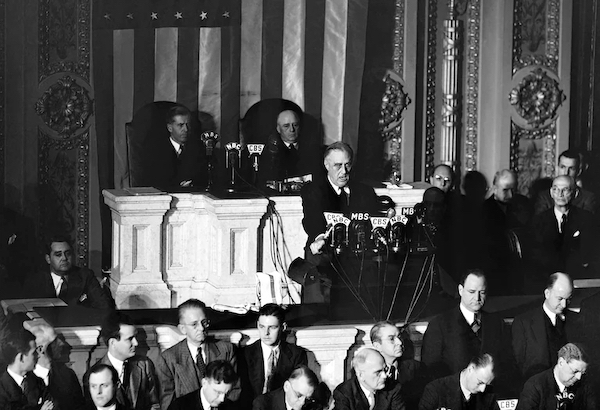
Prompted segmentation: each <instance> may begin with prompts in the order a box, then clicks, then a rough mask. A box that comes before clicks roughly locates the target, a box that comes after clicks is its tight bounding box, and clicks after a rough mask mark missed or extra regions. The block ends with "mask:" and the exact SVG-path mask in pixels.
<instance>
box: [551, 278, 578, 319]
mask: <svg viewBox="0 0 600 410" xmlns="http://www.w3.org/2000/svg"><path fill="white" fill-rule="evenodd" d="M572 294H573V286H572V285H571V282H570V281H569V280H568V279H564V278H559V279H557V280H556V282H554V285H553V286H552V287H551V288H550V289H546V290H544V297H545V298H546V300H545V301H544V304H545V305H546V307H547V308H548V310H550V311H551V312H552V313H555V314H557V315H560V314H562V313H563V311H564V310H565V309H566V308H567V307H568V306H569V303H571V296H572Z"/></svg>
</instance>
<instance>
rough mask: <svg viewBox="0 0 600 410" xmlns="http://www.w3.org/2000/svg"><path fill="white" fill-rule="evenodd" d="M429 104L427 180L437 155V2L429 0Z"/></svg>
mask: <svg viewBox="0 0 600 410" xmlns="http://www.w3.org/2000/svg"><path fill="white" fill-rule="evenodd" d="M427 15H428V17H427V91H426V95H427V97H426V98H427V102H426V108H425V178H429V175H431V173H432V172H433V167H434V154H435V86H436V80H435V76H436V53H437V1H436V0H429V2H428V13H427Z"/></svg>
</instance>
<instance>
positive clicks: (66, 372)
mask: <svg viewBox="0 0 600 410" xmlns="http://www.w3.org/2000/svg"><path fill="white" fill-rule="evenodd" d="M26 323H27V322H26ZM24 325H25V324H24ZM30 331H31V333H33V335H34V336H35V344H36V346H37V352H38V361H37V364H36V365H35V369H33V373H34V374H35V375H36V376H38V377H39V378H40V379H42V381H43V382H44V384H45V385H46V386H47V390H48V393H49V394H50V396H51V397H52V401H53V402H54V405H55V407H56V408H58V409H65V410H66V409H70V410H82V409H83V408H84V407H85V402H84V400H83V394H82V393H81V385H80V384H79V380H78V379H77V375H76V374H75V372H74V371H73V370H71V369H70V368H69V367H67V366H66V365H65V364H64V363H62V362H60V361H58V360H57V359H59V358H60V355H61V352H60V349H61V345H62V344H63V343H62V342H61V341H60V339H58V337H57V336H56V332H55V331H54V329H53V328H52V327H50V326H48V325H47V324H36V325H33V326H31V327H30Z"/></svg>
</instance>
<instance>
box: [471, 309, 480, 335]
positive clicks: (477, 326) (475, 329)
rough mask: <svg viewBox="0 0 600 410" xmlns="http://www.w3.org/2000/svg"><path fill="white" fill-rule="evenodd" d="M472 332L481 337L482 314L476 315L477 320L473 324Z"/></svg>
mask: <svg viewBox="0 0 600 410" xmlns="http://www.w3.org/2000/svg"><path fill="white" fill-rule="evenodd" d="M471 330H473V333H475V334H476V335H477V337H479V331H480V330H481V313H479V312H477V313H475V320H473V323H471Z"/></svg>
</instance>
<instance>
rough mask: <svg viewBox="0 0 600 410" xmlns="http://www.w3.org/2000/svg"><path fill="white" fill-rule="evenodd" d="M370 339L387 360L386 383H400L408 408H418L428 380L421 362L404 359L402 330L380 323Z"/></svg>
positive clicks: (387, 322)
mask: <svg viewBox="0 0 600 410" xmlns="http://www.w3.org/2000/svg"><path fill="white" fill-rule="evenodd" d="M370 337H371V343H372V344H373V347H374V348H375V349H376V350H377V351H378V352H379V353H381V355H382V356H383V358H384V360H385V364H386V366H387V369H388V377H387V382H386V383H387V384H393V383H400V386H401V394H402V397H403V398H404V401H405V402H406V405H407V407H408V408H414V407H416V406H417V405H418V403H419V399H420V398H421V394H422V393H423V388H424V387H425V382H426V378H425V374H424V369H423V366H422V364H421V362H419V361H417V360H414V359H411V358H404V357H403V355H404V352H405V347H404V342H403V340H402V334H401V332H400V329H398V327H397V326H396V325H395V324H394V323H392V322H390V321H387V320H386V321H380V322H377V323H375V325H374V326H373V327H372V328H371V332H370Z"/></svg>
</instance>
